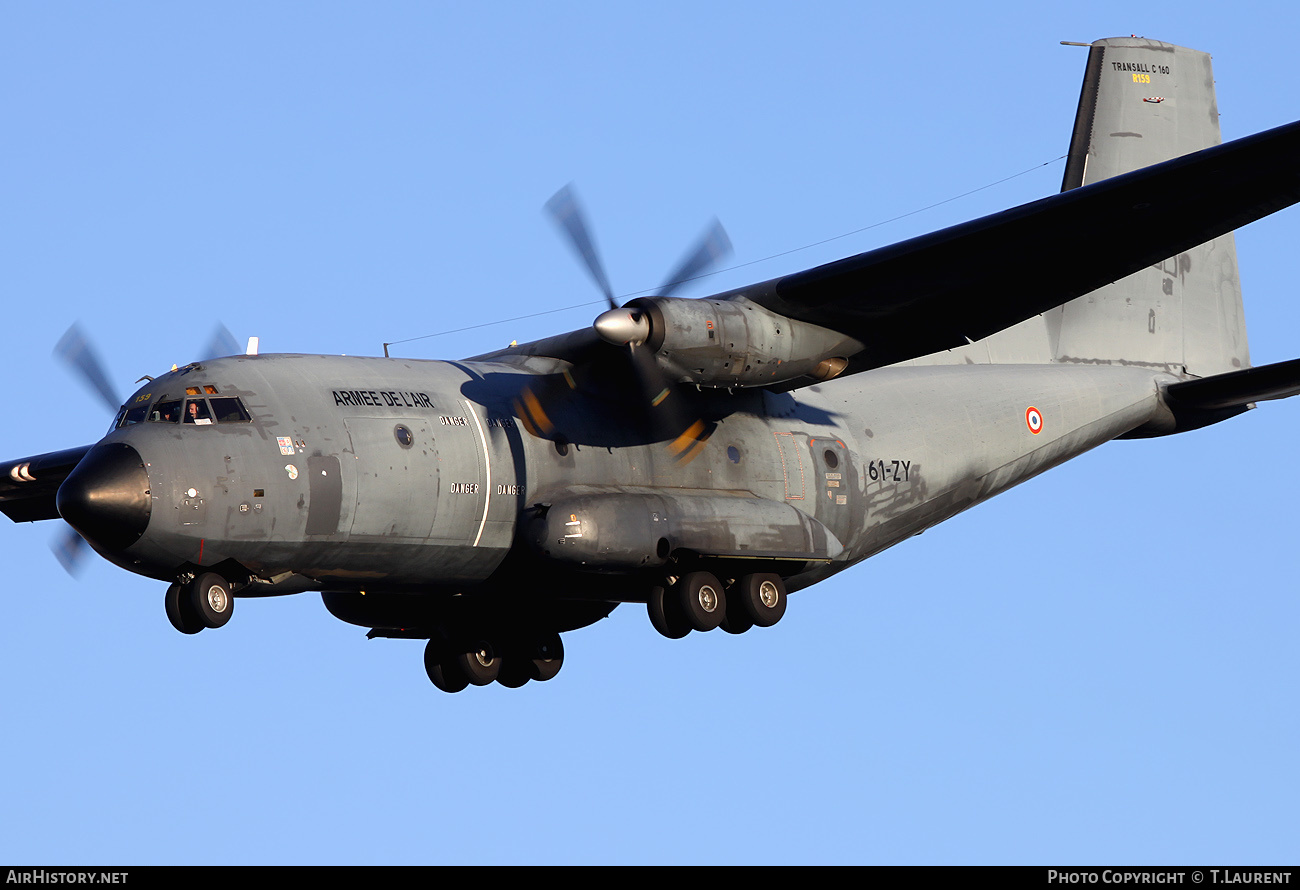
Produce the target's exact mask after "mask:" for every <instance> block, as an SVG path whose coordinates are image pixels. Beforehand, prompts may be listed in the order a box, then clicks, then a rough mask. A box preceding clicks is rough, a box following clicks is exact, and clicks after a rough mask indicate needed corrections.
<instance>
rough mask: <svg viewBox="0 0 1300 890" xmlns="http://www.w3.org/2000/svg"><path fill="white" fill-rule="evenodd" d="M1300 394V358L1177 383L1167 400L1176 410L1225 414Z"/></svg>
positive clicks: (1171, 387) (1167, 390)
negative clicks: (1257, 403) (1224, 412)
mask: <svg viewBox="0 0 1300 890" xmlns="http://www.w3.org/2000/svg"><path fill="white" fill-rule="evenodd" d="M1297 393H1300V359H1292V360H1291V361H1289V362H1277V363H1276V364H1272V365H1261V366H1259V367H1258V368H1247V369H1245V370H1244V371H1232V372H1230V373H1228V374H1218V375H1216V376H1214V377H1206V378H1204V379H1203V380H1188V381H1186V382H1183V383H1174V384H1172V385H1170V386H1169V387H1168V388H1167V389H1166V390H1165V398H1166V399H1167V400H1168V401H1169V402H1170V403H1171V406H1172V407H1175V408H1192V409H1197V410H1203V411H1221V410H1230V409H1232V408H1244V407H1245V406H1247V405H1249V404H1250V403H1251V402H1264V401H1268V400H1269V399H1285V398H1287V397H1288V396H1293V395H1296V394H1297Z"/></svg>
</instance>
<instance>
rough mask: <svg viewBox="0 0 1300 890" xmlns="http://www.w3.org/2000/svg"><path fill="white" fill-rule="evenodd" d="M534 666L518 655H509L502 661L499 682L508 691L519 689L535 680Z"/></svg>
mask: <svg viewBox="0 0 1300 890" xmlns="http://www.w3.org/2000/svg"><path fill="white" fill-rule="evenodd" d="M532 671H533V666H532V664H531V663H530V662H529V661H528V659H526V658H523V657H522V656H520V655H518V654H512V653H507V654H506V655H505V656H504V657H503V658H502V659H501V671H500V673H498V674H497V682H498V683H500V684H501V685H502V686H504V687H506V688H507V689H518V688H519V687H520V686H523V685H524V684H525V683H527V682H528V681H529V680H531V679H532V678H533V673H532Z"/></svg>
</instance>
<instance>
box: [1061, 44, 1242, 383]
mask: <svg viewBox="0 0 1300 890" xmlns="http://www.w3.org/2000/svg"><path fill="white" fill-rule="evenodd" d="M1220 141H1221V139H1220V135H1219V112H1218V105H1217V103H1216V101H1215V95H1214V75H1213V72H1212V70H1211V67H1210V56H1209V55H1208V54H1207V53H1202V52H1197V51H1196V50H1192V49H1185V48H1183V47H1180V46H1173V45H1172V44H1168V43H1161V42H1159V41H1156V40H1147V39H1145V38H1136V37H1134V38H1128V37H1122V38H1118V37H1112V38H1109V39H1106V40H1098V41H1097V42H1095V43H1093V44H1092V48H1091V49H1090V50H1089V52H1088V65H1087V69H1086V71H1085V73H1084V77H1083V89H1082V92H1081V94H1080V96H1079V110H1078V113H1077V116H1076V118H1075V122H1074V136H1073V139H1072V140H1071V143H1070V154H1069V158H1068V160H1067V162H1066V167H1065V179H1064V182H1063V183H1062V191H1065V190H1068V189H1072V188H1077V187H1079V186H1081V185H1087V184H1089V183H1093V182H1097V181H1099V180H1102V179H1107V178H1109V177H1111V176H1116V175H1118V174H1120V173H1127V172H1128V171H1130V170H1136V169H1138V168H1141V167H1146V166H1148V165H1150V164H1156V163H1159V162H1161V161H1165V160H1168V159H1170V158H1175V157H1178V156H1180V155H1184V154H1188V153H1190V152H1194V151H1199V150H1201V149H1203V148H1208V147H1210V146H1212V145H1218V144H1219V142H1220ZM1133 237H1134V238H1141V237H1142V233H1141V232H1134V233H1133ZM1062 250H1063V252H1068V250H1069V246H1068V245H1062ZM1087 260H1088V258H1087V257H1074V258H1073V259H1072V261H1073V262H1087ZM1046 320H1047V331H1048V336H1049V338H1050V341H1051V353H1052V356H1053V360H1054V361H1058V362H1065V363H1083V364H1124V365H1139V366H1144V367H1152V368H1159V369H1164V370H1168V371H1170V372H1172V373H1175V374H1179V375H1182V374H1188V375H1191V376H1195V377H1209V376H1211V375H1214V374H1221V373H1224V372H1228V371H1235V370H1238V369H1241V368H1247V367H1249V366H1250V356H1249V350H1248V347H1247V343H1246V324H1245V320H1244V317H1243V313H1242V306H1241V284H1240V282H1239V280H1238V277H1237V250H1236V246H1235V243H1234V241H1233V236H1232V233H1228V234H1227V235H1224V236H1222V237H1220V238H1216V239H1215V240H1213V241H1210V242H1208V243H1206V244H1202V245H1201V246H1199V247H1195V248H1193V249H1191V250H1188V251H1186V252H1184V253H1180V254H1179V255H1178V256H1176V257H1170V258H1169V259H1167V260H1165V261H1164V262H1162V263H1160V264H1159V265H1156V266H1152V267H1150V268H1148V269H1144V270H1142V271H1141V272H1137V273H1134V274H1133V275H1130V276H1128V277H1127V278H1123V279H1121V280H1119V281H1117V282H1115V283H1114V284H1111V285H1108V286H1106V287H1104V288H1101V289H1100V290H1097V291H1094V292H1093V293H1091V294H1088V295H1086V296H1083V297H1080V298H1078V299H1076V300H1073V301H1072V302H1069V303H1066V304H1065V305H1064V306H1062V307H1060V308H1059V309H1056V310H1053V311H1052V312H1050V313H1048V314H1047V317H1046Z"/></svg>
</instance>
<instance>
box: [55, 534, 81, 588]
mask: <svg viewBox="0 0 1300 890" xmlns="http://www.w3.org/2000/svg"><path fill="white" fill-rule="evenodd" d="M50 549H51V550H53V551H54V558H55V559H57V560H58V561H59V565H61V566H63V570H64V571H65V572H67V573H68V574H69V575H71V576H72V577H74V578H75V577H76V576H77V574H78V573H79V572H80V571H81V569H82V565H83V557H85V555H86V539H85V538H83V537H81V535H79V534H77V533H76V532H75V531H74V530H73V529H72V527H71V526H69V527H66V528H64V529H63V533H62V534H60V535H59V536H58V537H57V538H55V539H54V540H53V541H51V542H50Z"/></svg>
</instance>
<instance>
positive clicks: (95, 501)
mask: <svg viewBox="0 0 1300 890" xmlns="http://www.w3.org/2000/svg"><path fill="white" fill-rule="evenodd" d="M54 503H55V505H56V506H57V507H58V509H59V515H60V516H62V517H63V519H64V520H66V521H67V522H68V524H69V525H71V526H72V527H73V528H75V529H76V530H77V531H78V532H80V533H81V535H82V537H84V538H85V539H86V540H87V541H90V542H91V543H92V544H94V545H95V546H97V547H99V548H101V549H103V550H113V551H119V550H125V549H126V548H127V547H130V546H131V545H132V544H134V543H135V542H136V541H138V540H139V539H140V536H141V535H142V534H144V530H145V527H146V526H148V525H149V513H150V511H151V510H152V508H153V499H152V498H151V497H150V496H149V472H148V471H147V470H146V469H145V466H144V461H143V460H142V459H141V458H140V453H139V452H138V451H136V450H135V449H134V448H132V447H131V446H130V445H127V444H126V443H124V442H113V443H111V444H107V445H96V446H95V447H94V448H92V449H90V451H89V452H87V454H86V456H85V457H84V458H82V459H81V463H79V464H77V466H76V469H74V470H73V471H72V472H71V473H69V474H68V478H67V479H65V480H63V484H62V485H60V486H59V491H58V494H57V495H55V498H54Z"/></svg>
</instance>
